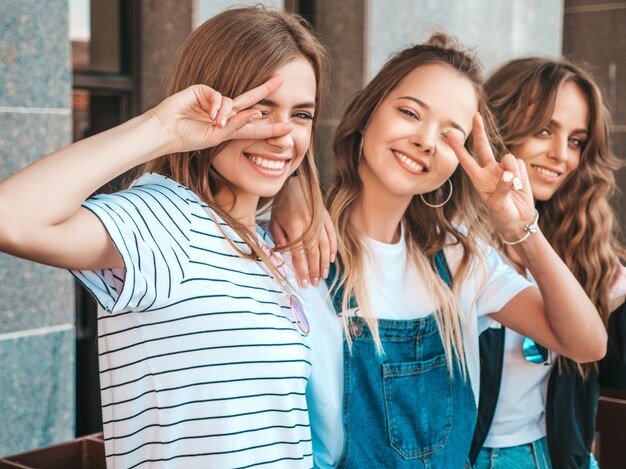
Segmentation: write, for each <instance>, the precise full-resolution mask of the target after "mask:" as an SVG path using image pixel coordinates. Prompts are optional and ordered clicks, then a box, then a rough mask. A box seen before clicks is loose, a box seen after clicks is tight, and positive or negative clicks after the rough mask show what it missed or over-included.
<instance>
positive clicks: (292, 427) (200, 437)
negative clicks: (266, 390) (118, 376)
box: [107, 423, 310, 457]
mask: <svg viewBox="0 0 626 469" xmlns="http://www.w3.org/2000/svg"><path fill="white" fill-rule="evenodd" d="M276 428H283V429H286V430H295V429H296V428H310V425H307V424H303V423H296V424H294V425H270V426H267V427H259V428H249V429H246V430H241V431H238V432H230V433H215V434H212V435H193V436H181V437H180V438H175V439H174V440H169V441H147V442H145V443H142V444H141V445H139V446H137V447H135V448H133V449H131V450H128V451H125V452H124V453H113V454H110V455H107V457H109V456H126V455H128V454H131V453H134V452H135V451H137V450H139V449H141V448H143V447H144V446H149V445H170V444H172V443H176V442H178V441H183V440H203V439H206V438H221V437H225V436H234V435H241V434H243V433H252V432H260V431H263V430H274V429H276Z"/></svg>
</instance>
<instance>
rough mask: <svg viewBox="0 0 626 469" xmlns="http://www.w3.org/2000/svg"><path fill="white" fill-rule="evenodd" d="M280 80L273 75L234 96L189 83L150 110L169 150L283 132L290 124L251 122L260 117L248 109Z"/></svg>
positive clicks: (267, 136)
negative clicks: (166, 138)
mask: <svg viewBox="0 0 626 469" xmlns="http://www.w3.org/2000/svg"><path fill="white" fill-rule="evenodd" d="M282 82H283V79H282V78H281V77H280V76H278V75H276V76H273V77H272V78H270V79H269V80H267V81H266V82H265V83H263V84H262V85H260V86H257V87H256V88H253V89H251V90H249V91H246V92H245V93H242V94H241V95H239V96H237V97H235V98H232V99H231V98H229V97H226V96H222V94H221V93H219V92H217V91H215V90H214V89H212V88H210V87H209V86H206V85H192V86H190V87H188V88H185V89H184V90H182V91H179V92H178V93H176V94H173V95H172V96H170V97H169V98H167V99H166V100H164V101H163V102H162V103H160V104H159V105H158V106H156V107H155V108H154V109H153V110H152V111H151V112H152V113H153V115H155V116H156V117H157V118H158V119H159V121H160V122H161V124H162V125H163V126H164V127H165V129H166V130H167V132H168V134H169V135H170V139H171V141H172V145H173V149H172V152H184V151H193V150H199V149H203V148H209V147H213V146H216V145H218V144H220V143H222V142H224V141H226V140H230V139H266V138H272V137H279V136H281V135H286V134H288V133H289V132H290V131H291V130H292V126H291V124H288V123H274V124H254V125H253V124H252V122H254V121H255V120H257V119H259V118H260V117H261V113H260V111H258V110H256V109H250V107H251V106H253V105H255V104H256V103H258V102H259V101H261V100H262V99H264V98H266V97H267V96H269V95H270V94H272V93H273V92H274V91H276V90H277V89H278V88H279V87H280V86H281V84H282Z"/></svg>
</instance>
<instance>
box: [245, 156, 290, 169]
mask: <svg viewBox="0 0 626 469" xmlns="http://www.w3.org/2000/svg"><path fill="white" fill-rule="evenodd" d="M244 156H245V157H246V158H247V159H248V160H250V161H251V162H252V163H254V164H255V165H257V166H259V167H261V168H263V169H266V170H269V171H281V170H282V169H284V168H285V165H286V164H287V162H288V161H289V160H290V158H276V157H273V158H270V157H267V156H265V155H259V154H256V153H244Z"/></svg>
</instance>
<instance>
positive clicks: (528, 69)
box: [485, 57, 625, 377]
mask: <svg viewBox="0 0 626 469" xmlns="http://www.w3.org/2000/svg"><path fill="white" fill-rule="evenodd" d="M566 82H572V83H574V84H576V86H578V88H579V89H580V91H582V93H583V94H584V96H585V98H586V101H587V105H588V106H589V128H588V132H589V136H588V138H587V141H586V142H585V143H584V146H583V149H582V154H581V157H580V163H579V166H578V168H577V169H576V170H574V171H573V172H572V173H571V174H570V176H569V177H568V179H567V180H566V181H565V182H564V183H563V185H562V186H561V187H560V188H559V189H558V190H557V192H556V193H555V194H554V195H553V196H552V197H551V198H550V199H549V200H546V201H537V202H536V206H537V210H538V211H539V213H540V215H541V216H540V219H539V220H540V226H541V230H542V231H543V233H544V234H545V236H546V238H547V239H548V241H549V242H550V244H551V245H552V247H553V248H554V250H555V251H556V252H557V253H558V254H559V256H560V257H561V259H563V261H564V262H565V264H566V265H567V266H568V267H569V269H570V270H571V271H572V273H573V274H574V276H575V277H576V279H577V280H578V281H579V282H580V284H581V285H582V287H583V288H584V289H585V292H586V293H587V295H589V298H590V299H591V300H592V301H593V302H594V304H595V305H596V308H597V309H598V312H599V313H600V316H601V317H602V321H603V322H604V325H605V326H608V320H609V316H610V314H611V311H610V307H609V302H610V298H609V296H610V290H611V286H612V283H613V281H612V280H613V279H615V278H616V275H617V273H618V269H619V265H618V262H619V260H618V259H619V258H622V259H624V258H625V257H624V254H625V250H624V248H623V247H622V246H621V245H620V244H619V242H618V238H617V231H618V226H617V223H615V213H614V211H613V208H612V207H611V204H610V199H611V197H612V196H613V195H614V194H615V193H616V191H617V185H616V183H615V175H614V172H615V170H616V169H618V168H620V167H621V166H622V165H623V163H622V161H620V160H619V159H618V158H617V157H616V156H615V155H614V154H613V153H612V152H611V147H610V142H609V122H610V115H609V113H608V111H607V109H606V107H605V106H604V104H603V101H602V94H601V93H600V90H599V88H598V86H597V85H596V83H595V82H594V80H593V78H592V77H591V75H590V74H589V73H587V72H586V71H585V70H583V69H582V68H581V67H579V66H576V65H574V64H573V63H571V62H569V61H567V60H565V59H559V60H555V59H549V58H540V57H531V58H524V59H518V60H513V61H510V62H507V63H506V64H505V65H503V66H501V67H500V68H499V69H498V70H496V71H495V72H494V73H493V75H492V76H491V77H490V78H489V80H487V82H486V84H485V91H486V93H487V96H488V99H489V104H490V106H491V109H492V111H493V113H494V115H495V117H496V120H497V122H498V125H499V128H500V132H501V134H502V137H503V139H504V141H505V143H506V145H507V146H509V147H510V146H514V145H518V144H520V143H522V142H523V141H525V140H526V139H528V138H530V137H531V136H533V135H535V134H536V133H537V132H539V131H540V130H541V129H542V128H544V127H545V126H546V125H547V124H548V123H549V122H550V119H551V118H552V114H553V112H554V107H555V103H556V97H557V93H558V92H559V89H560V88H561V86H562V85H563V84H564V83H566ZM607 279H608V280H607ZM562 363H564V362H562ZM593 367H594V364H589V365H582V366H581V365H579V366H578V368H579V371H580V372H581V374H582V376H584V377H586V376H588V374H589V370H591V369H593Z"/></svg>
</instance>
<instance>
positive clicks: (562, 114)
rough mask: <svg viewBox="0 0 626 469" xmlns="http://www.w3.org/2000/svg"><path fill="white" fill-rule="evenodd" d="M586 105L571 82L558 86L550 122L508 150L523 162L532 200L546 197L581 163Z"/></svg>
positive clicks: (577, 88) (585, 128)
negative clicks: (530, 187)
mask: <svg viewBox="0 0 626 469" xmlns="http://www.w3.org/2000/svg"><path fill="white" fill-rule="evenodd" d="M588 126H589V105H588V104H587V99H586V98H585V95H584V94H583V92H582V91H581V90H580V88H579V87H578V86H577V85H576V84H575V83H574V82H571V81H566V82H565V83H563V85H561V87H560V89H559V91H558V93H557V95H556V101H555V105H554V112H553V114H552V116H551V118H550V122H548V124H547V125H546V126H545V127H544V128H542V129H541V130H540V131H539V132H537V133H536V134H535V135H531V136H530V137H528V138H527V139H526V140H524V141H523V142H522V143H521V144H519V145H515V146H512V147H511V152H512V153H513V154H514V155H515V156H516V157H517V158H520V159H522V160H523V161H524V163H525V164H526V169H527V170H528V177H529V179H530V184H531V186H532V190H533V195H534V197H535V200H541V201H546V200H549V199H550V198H551V197H552V196H553V195H554V194H555V193H556V191H557V190H559V188H560V187H561V186H562V185H563V183H564V182H565V181H566V180H567V178H568V176H570V175H571V174H572V173H573V172H574V171H576V169H577V168H578V165H579V163H580V157H581V153H582V149H583V146H584V144H585V142H586V140H587V138H588V130H587V129H588Z"/></svg>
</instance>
